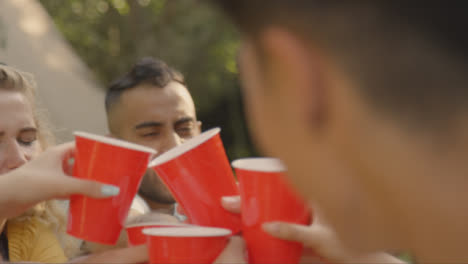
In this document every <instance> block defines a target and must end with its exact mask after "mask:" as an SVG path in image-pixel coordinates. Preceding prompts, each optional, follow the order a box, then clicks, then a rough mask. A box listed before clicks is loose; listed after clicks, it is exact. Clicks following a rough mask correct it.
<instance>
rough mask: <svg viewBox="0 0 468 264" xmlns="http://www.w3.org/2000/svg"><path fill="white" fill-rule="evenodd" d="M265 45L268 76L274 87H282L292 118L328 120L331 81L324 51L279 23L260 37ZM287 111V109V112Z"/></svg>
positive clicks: (319, 122)
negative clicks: (328, 76) (278, 25)
mask: <svg viewBox="0 0 468 264" xmlns="http://www.w3.org/2000/svg"><path fill="white" fill-rule="evenodd" d="M259 41H260V44H261V45H262V47H263V51H264V53H263V54H264V56H265V57H267V60H265V61H264V63H263V65H262V67H263V68H264V69H266V72H265V79H266V82H269V83H267V86H270V88H271V89H282V90H283V92H282V95H284V100H285V101H284V102H285V103H287V104H288V107H290V108H291V110H292V112H291V113H287V114H288V115H289V116H290V117H292V118H300V120H298V121H300V122H301V123H304V122H307V123H308V124H309V125H312V126H321V125H323V122H325V121H326V118H327V116H326V113H327V105H328V103H327V100H328V99H329V98H327V95H328V93H329V89H328V88H330V87H327V86H328V85H331V83H328V78H327V77H326V74H327V72H328V71H327V69H326V64H325V63H324V62H325V60H324V59H323V53H322V52H321V50H320V49H318V48H315V47H314V46H313V43H310V41H306V40H305V39H304V38H302V37H300V35H299V34H295V33H292V32H290V31H288V30H286V29H283V28H280V27H272V28H270V29H267V30H266V31H265V32H264V33H263V34H262V36H261V38H260V39H259ZM285 114H286V113H285Z"/></svg>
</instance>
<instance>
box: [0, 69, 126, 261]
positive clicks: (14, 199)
mask: <svg viewBox="0 0 468 264" xmlns="http://www.w3.org/2000/svg"><path fill="white" fill-rule="evenodd" d="M50 138H51V137H50V134H49V133H48V129H47V127H46V126H45V124H44V122H43V121H42V119H41V117H40V116H38V111H37V109H36V105H35V86H34V83H33V81H32V79H31V78H30V77H29V75H28V74H26V73H23V72H20V71H18V70H16V69H14V68H12V67H8V66H5V65H0V174H1V175H2V176H0V178H1V179H0V196H1V198H0V206H1V208H2V209H1V210H2V211H1V212H0V217H2V218H1V219H0V234H1V236H0V253H1V255H0V256H1V259H3V260H8V261H11V262H18V261H31V262H44V263H61V262H66V261H67V260H68V259H67V256H66V254H65V252H64V249H66V250H67V251H68V253H69V255H72V254H73V252H72V251H73V250H74V245H72V244H70V243H69V242H70V241H72V240H71V239H69V237H67V236H66V235H65V232H64V231H65V218H64V214H63V211H62V210H60V209H59V207H57V206H56V204H55V203H56V202H55V201H53V200H52V201H47V202H41V203H39V204H36V205H35V206H33V205H34V204H35V203H36V202H38V201H39V200H41V199H49V198H54V197H57V196H63V197H66V196H67V195H69V194H72V193H83V194H86V195H89V196H93V197H98V198H99V197H108V196H112V195H116V194H118V188H116V187H114V186H108V185H102V184H98V183H93V182H88V181H80V180H77V179H73V178H71V177H67V176H66V175H65V174H64V173H63V162H62V161H63V160H64V159H65V158H66V157H67V155H68V156H71V154H72V152H73V144H66V145H62V146H60V147H58V148H54V149H52V150H51V151H49V152H46V153H44V155H41V156H40V157H38V159H37V160H34V161H33V162H31V163H30V164H27V165H26V166H24V167H22V166H23V165H25V164H26V163H27V162H29V161H30V160H33V159H34V158H36V157H37V156H38V155H39V153H41V152H42V151H43V150H44V149H45V148H46V147H47V146H48V145H49V143H50ZM20 167H21V168H20ZM18 168H20V169H18ZM86 189H87V190H86ZM29 206H33V207H32V208H30V209H28V210H26V211H25V212H24V210H25V209H27V208H28V207H29ZM20 212H22V214H21V215H19V216H18V214H19V213H20ZM13 216H14V217H13Z"/></svg>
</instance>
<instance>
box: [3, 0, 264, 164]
mask: <svg viewBox="0 0 468 264" xmlns="http://www.w3.org/2000/svg"><path fill="white" fill-rule="evenodd" d="M39 2H40V3H41V4H42V6H43V7H44V8H45V10H46V11H47V12H48V13H49V15H50V17H51V18H52V19H53V22H54V24H55V26H56V27H57V29H58V30H59V31H60V32H61V34H62V36H63V38H64V39H65V40H66V41H67V42H68V43H69V44H70V45H71V47H72V48H73V50H74V51H75V53H76V54H77V55H78V56H79V57H80V58H81V60H82V61H83V62H84V63H85V64H86V65H87V67H88V68H89V69H90V70H91V72H92V75H93V77H92V78H93V79H95V81H96V82H98V84H99V85H98V86H97V87H101V88H97V89H105V87H107V85H108V84H109V83H110V82H111V81H112V80H113V79H114V78H116V77H117V76H119V75H121V74H122V73H124V72H126V71H127V70H128V69H129V68H130V67H131V65H132V64H134V63H135V62H136V61H137V60H138V59H139V58H141V57H144V56H154V57H158V58H161V59H163V60H164V61H166V62H167V63H168V64H169V65H171V66H172V67H174V68H176V69H178V70H179V71H181V72H182V73H183V74H184V75H185V78H186V82H187V84H188V88H189V90H190V92H191V93H192V95H193V98H194V100H195V104H196V107H197V113H198V118H199V119H200V120H201V121H202V122H203V128H204V129H205V130H206V129H208V128H212V127H215V126H220V127H221V128H222V138H223V141H224V144H225V147H226V150H227V152H228V156H229V158H230V159H235V158H238V157H246V156H252V155H255V152H254V150H253V147H252V145H251V142H250V140H249V138H248V135H247V128H246V124H245V120H244V115H243V112H242V108H243V107H242V101H241V96H240V89H239V82H238V76H237V69H236V60H235V59H236V52H237V48H238V45H239V36H238V34H237V32H236V31H235V30H234V28H233V27H232V25H230V24H229V23H228V22H227V21H226V20H225V19H223V17H222V16H221V15H220V14H219V12H217V11H216V10H213V8H212V7H211V6H207V5H206V4H204V3H203V2H204V1H198V0H66V1H64V0H39ZM4 26H6V27H8V25H4ZM64 111H65V110H64Z"/></svg>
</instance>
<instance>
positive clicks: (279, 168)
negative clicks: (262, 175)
mask: <svg viewBox="0 0 468 264" xmlns="http://www.w3.org/2000/svg"><path fill="white" fill-rule="evenodd" d="M232 167H233V168H235V169H241V170H248V171H258V172H286V170H287V168H286V165H284V163H283V162H282V161H281V160H279V159H277V158H244V159H237V160H235V161H233V162H232Z"/></svg>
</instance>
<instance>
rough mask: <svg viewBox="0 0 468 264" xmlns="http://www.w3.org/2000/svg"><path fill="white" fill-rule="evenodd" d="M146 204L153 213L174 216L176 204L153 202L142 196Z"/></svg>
mask: <svg viewBox="0 0 468 264" xmlns="http://www.w3.org/2000/svg"><path fill="white" fill-rule="evenodd" d="M142 198H143V199H144V200H145V202H146V203H147V204H148V206H149V207H150V209H151V211H162V212H165V213H168V214H172V213H173V212H174V204H173V203H172V204H164V203H158V202H155V201H153V200H150V199H147V198H146V197H144V196H142Z"/></svg>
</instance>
